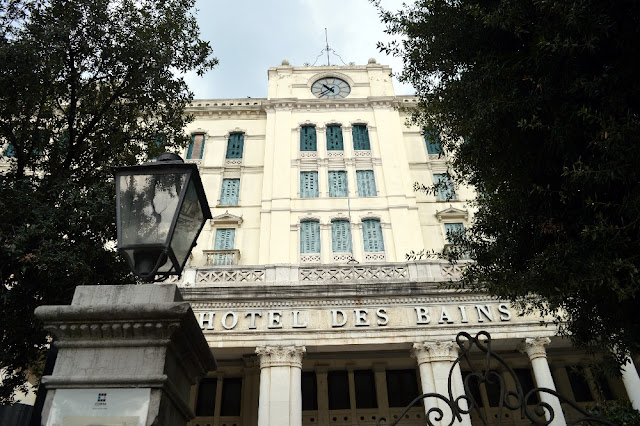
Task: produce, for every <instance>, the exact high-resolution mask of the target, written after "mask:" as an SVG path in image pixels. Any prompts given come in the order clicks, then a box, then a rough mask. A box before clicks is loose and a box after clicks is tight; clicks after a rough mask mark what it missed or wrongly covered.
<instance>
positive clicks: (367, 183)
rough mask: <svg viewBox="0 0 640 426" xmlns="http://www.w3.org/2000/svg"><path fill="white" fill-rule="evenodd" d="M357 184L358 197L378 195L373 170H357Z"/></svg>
mask: <svg viewBox="0 0 640 426" xmlns="http://www.w3.org/2000/svg"><path fill="white" fill-rule="evenodd" d="M356 183H357V184H358V196H360V197H375V196H376V195H377V191H376V181H375V178H374V176H373V170H356Z"/></svg>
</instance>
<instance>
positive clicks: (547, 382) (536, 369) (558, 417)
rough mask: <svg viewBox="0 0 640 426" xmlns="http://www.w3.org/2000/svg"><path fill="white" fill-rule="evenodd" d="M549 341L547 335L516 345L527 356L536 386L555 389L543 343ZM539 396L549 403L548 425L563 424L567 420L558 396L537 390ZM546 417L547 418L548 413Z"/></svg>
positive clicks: (559, 425) (557, 425)
mask: <svg viewBox="0 0 640 426" xmlns="http://www.w3.org/2000/svg"><path fill="white" fill-rule="evenodd" d="M550 342H551V339H549V338H548V337H536V338H527V339H524V341H523V342H522V343H521V344H520V345H519V346H518V349H519V350H520V352H522V353H526V354H527V355H528V356H529V361H530V362H531V367H532V368H533V377H534V379H535V381H536V386H537V387H539V388H547V389H551V390H553V391H555V390H556V386H555V384H554V383H553V377H552V376H551V370H550V369H549V363H548V362H547V351H546V350H545V348H544V347H545V345H548V344H549V343H550ZM539 396H540V400H541V401H542V402H545V403H547V404H549V405H550V406H551V409H552V410H553V414H554V417H553V421H552V422H551V423H549V425H550V426H565V425H566V424H567V422H566V421H565V419H564V413H563V412H562V407H561V406H560V401H559V400H558V398H556V397H555V396H553V395H551V394H549V393H546V392H539ZM546 418H547V420H549V415H548V413H547V415H546Z"/></svg>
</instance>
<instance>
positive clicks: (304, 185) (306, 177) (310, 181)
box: [300, 172, 318, 198]
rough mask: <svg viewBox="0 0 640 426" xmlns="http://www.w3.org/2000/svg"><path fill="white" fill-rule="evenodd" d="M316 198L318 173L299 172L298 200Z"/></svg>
mask: <svg viewBox="0 0 640 426" xmlns="http://www.w3.org/2000/svg"><path fill="white" fill-rule="evenodd" d="M317 196H318V172H300V198H315V197H317Z"/></svg>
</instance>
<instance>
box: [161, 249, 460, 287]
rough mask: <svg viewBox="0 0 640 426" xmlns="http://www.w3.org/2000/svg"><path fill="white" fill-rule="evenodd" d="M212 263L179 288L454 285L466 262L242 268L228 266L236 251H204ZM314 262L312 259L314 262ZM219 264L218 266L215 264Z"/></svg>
mask: <svg viewBox="0 0 640 426" xmlns="http://www.w3.org/2000/svg"><path fill="white" fill-rule="evenodd" d="M204 252H205V254H206V255H207V259H211V261H210V262H211V263H209V264H208V265H206V266H201V267H197V268H194V267H191V268H190V267H187V269H186V270H185V273H184V274H183V276H182V277H181V278H179V279H178V280H174V281H173V282H176V283H177V284H178V285H179V286H180V287H233V286H237V285H238V284H246V285H265V284H268V283H278V284H279V285H294V286H299V285H307V284H308V285H315V284H318V283H336V284H340V283H345V284H347V283H367V282H371V283H373V282H406V283H411V282H424V283H438V282H447V281H456V280H458V279H459V278H460V274H461V273H462V272H463V270H464V268H465V267H466V265H467V263H469V262H468V261H461V262H458V263H456V264H450V263H448V262H446V261H443V260H435V261H415V262H407V263H391V262H378V263H355V264H352V263H346V264H345V263H338V262H336V263H334V264H320V263H316V264H304V263H302V264H298V265H290V264H283V265H242V266H238V265H237V264H227V265H225V264H224V262H235V261H237V258H238V257H239V252H238V250H205V251H204ZM314 260H315V259H314ZM216 261H219V262H220V263H215V262H216Z"/></svg>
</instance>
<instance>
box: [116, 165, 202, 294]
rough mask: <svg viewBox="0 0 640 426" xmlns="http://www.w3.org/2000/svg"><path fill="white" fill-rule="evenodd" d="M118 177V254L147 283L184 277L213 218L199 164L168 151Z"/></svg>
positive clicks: (118, 173)
mask: <svg viewBox="0 0 640 426" xmlns="http://www.w3.org/2000/svg"><path fill="white" fill-rule="evenodd" d="M114 175H115V180H116V209H117V227H118V250H119V251H120V252H121V253H122V254H123V255H124V257H125V258H126V259H127V262H128V263H129V266H130V267H131V269H132V270H133V272H134V273H135V274H136V275H137V276H138V277H139V278H140V279H141V280H142V281H146V282H153V281H155V280H157V279H158V280H164V279H166V278H167V277H168V276H169V275H180V274H181V273H182V270H183V268H184V265H185V263H186V262H187V259H188V258H189V254H190V253H191V250H192V249H193V247H194V246H195V245H196V239H197V238H198V235H199V234H200V231H201V230H202V227H203V226H204V224H205V222H206V220H207V219H211V217H212V216H211V211H210V210H209V203H208V202H207V197H206V195H205V193H204V188H203V186H202V181H201V180H200V175H199V173H198V168H197V166H196V165H195V164H186V163H185V162H184V161H183V160H182V158H180V156H178V155H176V154H171V153H164V154H162V155H160V156H159V157H158V159H157V160H156V161H153V162H148V163H144V164H141V165H138V166H131V167H118V168H116V169H115V170H114Z"/></svg>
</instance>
